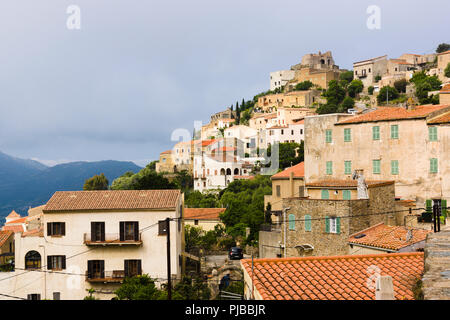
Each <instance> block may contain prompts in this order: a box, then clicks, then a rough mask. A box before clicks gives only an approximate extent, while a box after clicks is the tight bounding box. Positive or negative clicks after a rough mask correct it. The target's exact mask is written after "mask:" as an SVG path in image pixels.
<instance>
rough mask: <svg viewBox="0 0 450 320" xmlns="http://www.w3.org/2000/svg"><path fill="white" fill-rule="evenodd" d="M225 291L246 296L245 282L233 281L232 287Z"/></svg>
mask: <svg viewBox="0 0 450 320" xmlns="http://www.w3.org/2000/svg"><path fill="white" fill-rule="evenodd" d="M224 290H225V291H227V292H231V293H237V294H240V295H244V281H232V282H231V284H230V286H229V287H227V288H226V289H224Z"/></svg>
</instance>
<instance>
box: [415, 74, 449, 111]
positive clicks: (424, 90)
mask: <svg viewBox="0 0 450 320" xmlns="http://www.w3.org/2000/svg"><path fill="white" fill-rule="evenodd" d="M409 81H410V82H412V83H414V86H415V88H416V97H417V99H419V103H421V104H428V103H433V102H436V99H438V98H437V95H436V96H433V95H432V96H430V97H429V96H428V93H429V92H430V91H437V90H439V89H440V88H441V84H442V82H441V81H440V80H439V78H438V77H437V76H431V77H430V76H428V75H427V74H426V73H425V72H424V71H420V72H415V73H414V74H413V76H412V78H411V79H410V80H409Z"/></svg>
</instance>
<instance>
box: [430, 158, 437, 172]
mask: <svg viewBox="0 0 450 320" xmlns="http://www.w3.org/2000/svg"><path fill="white" fill-rule="evenodd" d="M437 172H438V159H436V158H431V159H430V173H437Z"/></svg>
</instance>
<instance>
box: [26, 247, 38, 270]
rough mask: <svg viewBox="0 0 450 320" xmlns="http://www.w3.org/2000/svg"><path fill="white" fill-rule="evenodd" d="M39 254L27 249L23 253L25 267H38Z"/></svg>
mask: <svg viewBox="0 0 450 320" xmlns="http://www.w3.org/2000/svg"><path fill="white" fill-rule="evenodd" d="M40 268H41V255H40V254H39V252H37V251H28V252H27V254H26V255H25V269H40Z"/></svg>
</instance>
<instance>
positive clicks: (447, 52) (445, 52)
mask: <svg viewBox="0 0 450 320" xmlns="http://www.w3.org/2000/svg"><path fill="white" fill-rule="evenodd" d="M449 53H450V50H447V51H444V52H441V53H438V56H440V55H442V54H449Z"/></svg>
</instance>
